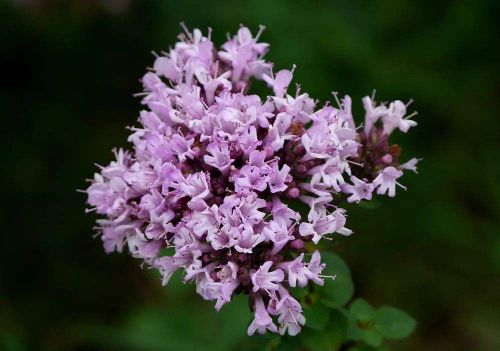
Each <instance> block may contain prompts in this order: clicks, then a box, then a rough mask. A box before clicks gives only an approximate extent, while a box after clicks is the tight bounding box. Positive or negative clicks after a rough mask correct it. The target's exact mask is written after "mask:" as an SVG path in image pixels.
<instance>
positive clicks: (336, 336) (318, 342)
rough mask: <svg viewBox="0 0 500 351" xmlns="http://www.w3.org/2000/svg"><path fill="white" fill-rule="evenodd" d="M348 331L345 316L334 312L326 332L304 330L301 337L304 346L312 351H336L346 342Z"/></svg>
mask: <svg viewBox="0 0 500 351" xmlns="http://www.w3.org/2000/svg"><path fill="white" fill-rule="evenodd" d="M346 329H347V320H346V318H345V316H344V315H343V314H342V313H341V312H340V311H333V312H332V313H331V318H330V323H328V325H327V326H326V328H325V329H324V330H322V331H318V330H314V329H311V328H304V329H303V330H302V332H301V333H300V334H299V337H300V341H301V343H302V345H303V346H304V347H305V348H307V349H308V350H310V351H335V350H338V349H339V347H340V345H342V343H343V342H344V341H345V337H346Z"/></svg>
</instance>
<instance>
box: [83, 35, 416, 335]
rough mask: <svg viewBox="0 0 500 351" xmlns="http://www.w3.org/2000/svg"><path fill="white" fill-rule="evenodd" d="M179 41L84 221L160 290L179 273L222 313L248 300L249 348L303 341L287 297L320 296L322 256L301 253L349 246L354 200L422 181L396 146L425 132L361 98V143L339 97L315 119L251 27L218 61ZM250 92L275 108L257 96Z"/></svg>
mask: <svg viewBox="0 0 500 351" xmlns="http://www.w3.org/2000/svg"><path fill="white" fill-rule="evenodd" d="M183 29H184V33H183V34H182V35H181V36H180V40H179V42H177V43H175V45H173V46H172V48H171V49H170V50H168V52H162V54H161V55H160V56H158V57H156V58H155V62H154V64H153V70H152V71H151V72H148V73H146V74H145V75H144V76H143V77H142V80H141V81H142V85H143V88H144V92H143V93H142V94H139V95H141V104H142V105H143V110H142V111H140V113H139V116H138V122H139V125H138V126H136V127H132V128H130V129H131V134H130V136H129V137H128V141H129V142H130V143H131V144H132V145H131V151H130V152H128V151H124V150H122V149H119V150H115V151H114V153H115V159H114V160H113V161H111V162H110V163H109V164H108V165H107V166H99V170H98V172H97V173H96V174H95V175H94V177H93V179H92V180H90V185H89V186H88V188H87V190H86V191H85V192H86V193H87V196H88V198H87V203H88V205H89V209H88V210H87V211H88V212H91V211H95V212H96V213H97V214H98V215H100V216H102V217H103V218H101V219H98V220H97V230H98V232H99V234H100V236H101V239H102V241H103V246H104V250H105V251H106V252H107V253H110V252H113V251H118V252H122V251H123V249H124V248H126V249H128V251H129V253H130V254H131V255H132V256H133V257H136V258H140V259H142V260H143V262H144V264H145V265H147V266H149V267H152V268H155V269H157V270H158V271H159V272H160V274H161V276H162V281H163V284H167V283H168V281H169V280H170V279H171V277H172V275H173V273H174V272H176V271H180V272H181V273H182V275H183V280H184V282H194V284H195V286H196V292H197V293H198V294H199V295H200V296H201V297H202V298H203V299H206V300H210V301H214V302H215V308H216V309H217V310H219V309H220V308H221V307H222V306H223V305H225V304H226V303H228V302H229V301H230V300H231V298H232V295H233V293H234V292H238V293H242V294H247V295H249V298H250V302H251V304H252V308H253V309H254V311H255V318H254V320H253V321H252V323H251V324H250V326H249V328H248V333H249V334H253V333H254V332H256V331H257V332H259V333H264V332H266V331H267V330H270V331H272V332H280V333H281V334H284V333H286V332H288V334H290V335H296V334H297V333H298V332H299V331H300V329H301V327H302V325H304V323H305V319H304V316H303V315H302V308H301V306H300V303H299V302H298V301H297V300H295V299H294V298H293V297H292V296H291V295H290V293H289V292H288V291H287V290H286V289H285V286H287V287H288V286H289V287H297V286H299V287H305V286H306V285H308V284H312V283H314V284H319V285H322V284H323V279H324V278H325V276H323V275H321V272H322V270H323V269H324V268H325V265H324V264H323V263H321V257H320V253H319V252H318V251H314V253H313V254H312V257H311V260H310V261H309V263H306V262H303V260H304V253H305V252H306V251H308V250H310V249H311V245H313V244H318V242H319V241H320V240H321V239H323V238H325V239H330V234H334V233H338V234H341V235H350V234H351V233H352V231H351V230H349V229H347V228H346V227H345V226H346V214H345V213H346V212H345V210H343V209H342V208H341V206H342V203H345V202H346V201H345V199H346V196H344V194H347V195H348V197H347V202H358V201H360V200H367V201H368V200H370V199H371V198H372V194H373V191H374V189H375V190H377V194H381V195H382V194H385V193H388V195H389V196H394V194H395V186H396V185H400V184H399V183H397V179H398V178H399V177H401V175H402V173H403V171H404V170H412V171H415V172H416V164H417V161H418V160H417V159H411V160H410V161H408V162H407V163H404V164H399V155H398V153H399V151H400V150H398V149H397V148H395V147H393V146H391V144H390V142H389V134H391V133H392V131H393V130H394V129H396V128H399V129H400V130H402V131H403V132H407V131H408V129H409V128H410V127H412V126H414V125H416V123H415V122H413V121H411V120H409V117H411V116H412V115H410V116H407V117H405V114H406V108H407V106H405V105H404V104H403V103H402V102H401V101H399V100H397V101H394V102H392V103H390V104H389V105H388V106H389V107H387V106H386V105H384V104H380V105H377V104H376V103H375V101H373V98H369V97H365V98H364V99H363V105H364V107H365V111H366V116H365V128H364V130H362V129H361V128H360V127H359V126H358V127H357V126H356V124H355V123H354V118H353V115H352V101H351V98H350V97H349V96H345V97H344V98H343V99H342V101H339V100H338V99H337V95H336V94H334V97H335V100H337V107H335V106H333V105H330V104H329V103H326V104H324V105H323V106H317V104H318V102H317V101H315V100H314V99H313V98H311V97H310V96H309V95H308V94H307V93H305V92H301V91H300V87H299V86H297V89H296V91H295V94H292V93H291V92H289V91H288V88H289V85H290V83H291V81H292V78H293V71H294V69H295V66H293V67H294V68H293V69H291V70H286V69H285V70H279V71H278V72H277V73H276V74H275V75H274V74H273V73H272V70H271V68H272V67H273V63H271V62H268V61H266V60H265V59H264V54H265V53H266V52H267V50H268V44H266V43H261V42H259V37H260V35H261V34H262V31H263V27H261V28H260V30H259V32H258V33H257V34H256V35H255V36H254V35H252V33H251V32H250V30H249V29H248V28H246V27H241V28H240V29H239V30H238V33H237V35H235V36H233V37H230V38H228V40H227V41H226V42H225V43H224V44H223V45H222V46H221V47H220V48H218V47H216V46H215V44H214V43H213V42H212V40H211V35H210V34H209V35H208V36H204V35H203V33H202V32H201V31H200V30H198V29H195V30H193V31H189V30H187V29H186V28H183ZM252 78H255V79H260V80H263V81H264V82H265V83H267V85H269V86H270V87H271V88H272V90H273V94H274V95H269V96H267V97H266V98H261V97H259V96H258V95H256V94H252V93H251V92H250V91H251V83H252V81H251V80H252ZM346 177H347V178H346ZM348 178H350V180H351V181H350V183H352V184H347V183H345V181H344V179H348ZM400 186H401V185H400ZM299 209H300V212H299ZM166 252H168V253H169V255H168V256H167V255H166ZM290 257H292V258H293V257H295V259H289V258H290ZM264 293H265V294H264ZM273 318H274V319H277V321H275V320H274V321H273ZM275 323H278V325H279V328H278V326H276V324H275Z"/></svg>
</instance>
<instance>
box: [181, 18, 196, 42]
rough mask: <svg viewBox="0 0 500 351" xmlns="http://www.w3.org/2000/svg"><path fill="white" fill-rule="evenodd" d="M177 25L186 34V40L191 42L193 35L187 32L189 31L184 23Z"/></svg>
mask: <svg viewBox="0 0 500 351" xmlns="http://www.w3.org/2000/svg"><path fill="white" fill-rule="evenodd" d="M179 25H180V26H181V28H182V29H183V30H184V32H185V33H186V35H187V36H188V38H189V39H190V40H191V41H192V40H193V35H192V34H191V33H190V32H189V30H188V29H187V27H186V25H185V24H184V22H181V23H179Z"/></svg>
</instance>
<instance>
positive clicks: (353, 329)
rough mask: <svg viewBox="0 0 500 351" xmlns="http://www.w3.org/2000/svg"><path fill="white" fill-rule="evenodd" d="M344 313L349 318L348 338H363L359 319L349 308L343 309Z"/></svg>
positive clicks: (355, 339)
mask: <svg viewBox="0 0 500 351" xmlns="http://www.w3.org/2000/svg"><path fill="white" fill-rule="evenodd" d="M341 311H342V313H343V314H344V316H345V317H346V319H347V333H346V337H347V339H348V340H353V341H357V340H360V339H361V329H359V327H358V321H357V320H356V318H355V317H354V315H353V314H352V313H351V312H350V311H349V310H347V309H345V308H343V309H341Z"/></svg>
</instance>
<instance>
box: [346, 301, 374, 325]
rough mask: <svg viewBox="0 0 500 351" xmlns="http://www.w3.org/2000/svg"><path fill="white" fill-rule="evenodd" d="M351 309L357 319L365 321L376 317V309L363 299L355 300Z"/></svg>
mask: <svg viewBox="0 0 500 351" xmlns="http://www.w3.org/2000/svg"><path fill="white" fill-rule="evenodd" d="M350 311H351V313H352V314H353V316H354V317H355V318H356V319H357V320H359V321H363V322H368V321H371V320H372V319H373V317H375V309H374V308H373V307H372V306H371V305H370V304H369V303H368V302H366V301H365V300H363V299H356V300H354V302H353V303H351V308H350Z"/></svg>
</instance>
